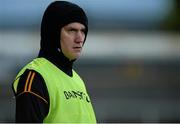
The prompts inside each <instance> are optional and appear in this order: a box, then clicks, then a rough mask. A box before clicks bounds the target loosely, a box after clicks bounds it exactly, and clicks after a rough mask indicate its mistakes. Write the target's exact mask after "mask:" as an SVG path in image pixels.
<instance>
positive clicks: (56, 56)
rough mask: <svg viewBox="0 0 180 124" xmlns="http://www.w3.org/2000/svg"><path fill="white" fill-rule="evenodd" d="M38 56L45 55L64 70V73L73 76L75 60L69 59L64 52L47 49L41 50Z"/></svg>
mask: <svg viewBox="0 0 180 124" xmlns="http://www.w3.org/2000/svg"><path fill="white" fill-rule="evenodd" d="M38 57H43V58H46V59H47V60H49V61H50V62H52V63H53V64H54V65H55V66H56V67H58V68H59V69H60V70H62V71H63V72H64V73H66V74H67V75H69V76H70V77H72V76H73V73H72V67H73V62H74V61H75V60H71V61H70V60H69V59H68V58H67V57H65V56H64V54H63V53H62V52H59V51H56V52H55V51H48V52H47V51H45V50H42V49H41V50H40V52H39V55H38Z"/></svg>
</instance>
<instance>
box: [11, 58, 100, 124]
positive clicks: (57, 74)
mask: <svg viewBox="0 0 180 124" xmlns="http://www.w3.org/2000/svg"><path fill="white" fill-rule="evenodd" d="M26 69H31V70H35V71H37V72H38V73H40V74H41V76H42V77H43V79H44V81H45V83H46V86H47V89H48V93H49V98H50V107H49V113H48V115H47V116H46V117H45V119H44V121H43V122H44V123H96V118H95V114H94V110H93V107H92V104H91V102H90V98H89V96H88V94H87V91H86V88H85V85H84V82H83V81H82V79H81V78H80V77H79V76H78V74H77V73H76V72H75V71H74V70H73V76H72V77H70V76H68V75H67V74H65V73H64V72H63V71H61V70H60V69H59V68H57V67H56V66H55V65H54V64H52V63H51V62H50V61H48V60H47V59H45V58H36V59H34V60H33V61H32V62H31V63H29V64H27V65H26V66H25V67H24V68H23V69H22V70H21V71H20V72H19V74H18V75H17V76H16V77H17V79H16V80H15V81H14V84H13V86H14V90H15V92H17V85H18V82H19V79H18V78H19V77H20V75H21V74H23V73H24V71H25V70H26Z"/></svg>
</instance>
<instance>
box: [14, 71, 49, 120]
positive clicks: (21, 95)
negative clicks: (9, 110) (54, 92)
mask: <svg viewBox="0 0 180 124" xmlns="http://www.w3.org/2000/svg"><path fill="white" fill-rule="evenodd" d="M15 96H16V117H15V119H16V123H20V122H23V123H29V122H31V123H32V122H33V123H42V122H43V120H44V118H45V117H46V116H47V114H48V111H49V94H48V90H47V87H46V85H45V82H44V79H43V78H42V76H41V75H40V74H39V73H38V72H36V71H34V70H26V71H25V72H24V73H23V74H22V75H21V76H20V79H19V83H18V87H17V93H16V94H15Z"/></svg>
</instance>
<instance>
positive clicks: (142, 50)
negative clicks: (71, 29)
mask: <svg viewBox="0 0 180 124" xmlns="http://www.w3.org/2000/svg"><path fill="white" fill-rule="evenodd" d="M52 1H53V0H31V1H29V0H0V122H1V123H2V122H14V116H15V99H14V97H13V92H12V89H11V87H12V82H13V80H14V78H15V76H16V74H17V73H18V71H19V70H20V69H21V68H22V67H23V66H24V65H26V64H27V63H28V62H30V61H31V60H32V59H33V58H35V57H37V55H38V51H39V47H40V24H41V19H42V15H43V12H44V10H45V8H46V7H47V6H48V4H49V3H50V2H52ZM69 1H72V2H75V3H77V4H79V5H80V6H81V7H82V8H83V9H84V10H85V11H86V13H87V15H88V17H89V34H88V37H87V41H86V43H85V46H84V49H83V54H82V57H81V58H80V59H79V60H77V61H76V62H75V66H74V67H75V70H76V71H78V72H79V74H80V75H81V77H82V78H83V79H84V81H85V82H86V85H87V89H88V91H89V94H90V95H91V99H92V102H93V105H94V108H95V112H96V116H97V121H98V122H104V123H105V122H145V123H146V122H156V123H159V122H180V1H179V0H69Z"/></svg>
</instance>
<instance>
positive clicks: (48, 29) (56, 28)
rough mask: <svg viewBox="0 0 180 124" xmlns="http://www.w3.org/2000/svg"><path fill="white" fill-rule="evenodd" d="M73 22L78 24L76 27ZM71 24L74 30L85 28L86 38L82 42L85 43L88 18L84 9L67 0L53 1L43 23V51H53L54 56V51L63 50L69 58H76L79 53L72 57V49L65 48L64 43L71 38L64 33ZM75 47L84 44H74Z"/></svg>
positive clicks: (75, 39) (45, 13) (46, 11)
mask: <svg viewBox="0 0 180 124" xmlns="http://www.w3.org/2000/svg"><path fill="white" fill-rule="evenodd" d="M73 24H76V25H75V27H74V25H73ZM69 25H70V27H71V28H72V27H73V30H74V29H75V30H78V31H80V30H81V31H82V28H83V32H84V38H83V41H81V42H83V43H84V41H85V40H86V35H87V32H88V19H87V17H86V14H85V12H84V11H83V9H82V8H80V7H79V6H78V5H76V4H73V3H70V2H66V1H55V2H53V3H51V4H50V5H49V6H48V7H47V9H46V10H45V12H44V15H43V19H42V23H41V51H43V52H45V53H48V54H50V53H51V54H52V56H53V54H54V53H57V52H62V53H63V54H64V55H65V56H66V57H67V58H68V59H76V58H77V57H78V56H79V55H78V56H74V57H72V55H69V54H70V53H69V52H70V51H67V50H69V49H66V48H64V46H65V44H64V43H65V42H69V41H67V40H69V39H67V37H66V38H65V37H64V35H62V34H64V33H65V32H63V31H66V30H65V29H66V27H68V26H69ZM77 25H78V26H77ZM79 34H80V33H78V35H79ZM61 35H62V36H61ZM62 41H63V42H62ZM75 41H77V38H74V42H75ZM78 42H79V41H78ZM75 43H77V42H75ZM66 45H68V44H66ZM62 47H63V48H62ZM66 47H67V46H66ZM74 47H82V46H78V45H77V46H76V45H74ZM76 50H77V49H76ZM77 51H78V50H77Z"/></svg>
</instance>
